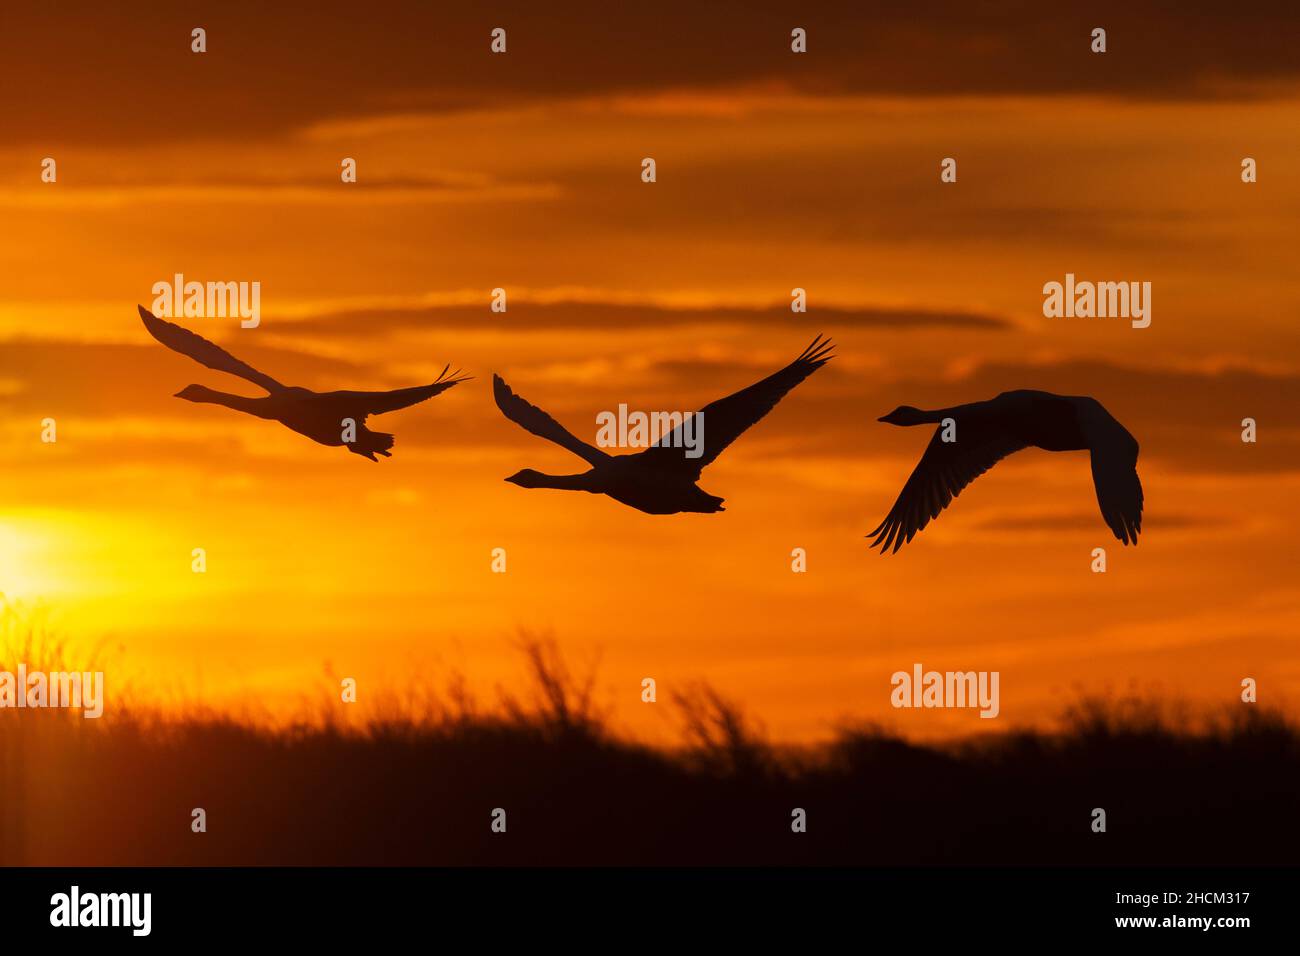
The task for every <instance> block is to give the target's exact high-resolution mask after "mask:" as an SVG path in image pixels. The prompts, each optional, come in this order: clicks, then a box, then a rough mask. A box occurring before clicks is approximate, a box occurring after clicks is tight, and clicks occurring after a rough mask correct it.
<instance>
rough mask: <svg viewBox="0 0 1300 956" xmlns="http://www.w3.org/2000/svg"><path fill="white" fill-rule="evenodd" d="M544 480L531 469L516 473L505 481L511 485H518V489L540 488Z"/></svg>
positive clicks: (542, 476) (540, 474)
mask: <svg viewBox="0 0 1300 956" xmlns="http://www.w3.org/2000/svg"><path fill="white" fill-rule="evenodd" d="M545 478H546V476H545V475H543V474H542V473H541V472H540V471H534V470H533V469H531V468H524V469H523V470H522V471H516V472H515V473H514V474H513V475H511V476H510V477H509V478H507V479H506V481H508V482H510V483H511V484H512V485H518V486H519V487H520V488H541V487H543V485H542V482H543V480H544V479H545Z"/></svg>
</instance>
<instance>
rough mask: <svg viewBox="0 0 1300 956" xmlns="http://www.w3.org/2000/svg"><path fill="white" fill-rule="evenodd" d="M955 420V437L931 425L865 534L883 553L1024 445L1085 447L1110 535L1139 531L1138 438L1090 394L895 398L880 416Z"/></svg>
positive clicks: (909, 421) (905, 421)
mask: <svg viewBox="0 0 1300 956" xmlns="http://www.w3.org/2000/svg"><path fill="white" fill-rule="evenodd" d="M947 418H951V419H952V420H953V422H955V429H956V436H955V437H956V440H955V441H948V442H945V441H943V437H942V436H943V432H944V428H943V427H942V425H940V427H939V428H937V429H935V433H934V436H933V437H932V438H931V439H930V444H929V446H928V447H927V448H926V449H925V454H924V455H922V456H921V461H920V462H919V463H918V464H917V466H916V469H915V470H914V471H913V472H912V476H911V477H910V478H908V479H907V483H906V484H905V485H903V490H902V491H901V492H900V493H899V495H898V500H897V501H896V502H894V507H893V508H891V509H890V511H889V514H888V515H886V516H885V520H884V521H882V522H881V523H880V525H879V526H878V527H877V528H876V530H874V531H872V532H871V534H869V535H867V537H869V538H874V540H873V541H872V542H871V546H872V547H873V548H874V547H876V546H877V545H879V546H880V553H881V554H884V553H885V552H886V551H889V550H890V545H891V544H892V545H893V551H897V550H898V549H899V548H900V547H902V546H903V543H904V542H906V541H911V540H912V538H913V537H914V536H915V535H916V533H917V532H918V531H920V530H921V529H922V528H924V527H925V526H926V525H927V524H929V523H930V521H931V519H933V518H937V517H938V516H939V512H941V511H943V509H944V508H946V507H948V505H949V503H951V501H952V500H953V499H954V498H956V497H957V496H958V495H959V494H961V491H962V489H963V488H965V487H966V486H967V485H969V484H970V483H971V482H972V481H974V480H975V479H976V478H978V477H979V476H980V475H982V474H984V472H986V471H988V470H989V469H990V468H992V467H993V466H994V465H995V464H997V463H998V462H999V461H1001V460H1002V459H1003V458H1005V457H1006V456H1007V455H1010V454H1012V453H1014V452H1017V451H1020V450H1021V449H1023V448H1042V449H1044V450H1046V451H1082V450H1084V449H1087V450H1088V451H1090V452H1091V453H1092V481H1093V485H1094V486H1095V487H1096V489H1097V504H1098V505H1099V506H1100V508H1101V516H1102V518H1103V519H1105V521H1106V524H1107V525H1109V526H1110V530H1111V531H1112V532H1114V534H1115V537H1116V538H1118V539H1119V540H1120V541H1122V542H1124V544H1126V545H1127V544H1130V543H1131V544H1134V545H1136V544H1137V539H1138V532H1139V531H1141V530H1142V483H1141V482H1140V481H1139V480H1138V474H1137V457H1138V443H1137V439H1135V438H1134V437H1133V436H1132V435H1130V434H1129V432H1128V429H1126V428H1125V427H1124V426H1123V425H1121V424H1120V423H1119V422H1117V421H1116V420H1115V419H1114V418H1113V417H1112V416H1111V414H1110V412H1108V411H1106V409H1105V408H1103V407H1102V404H1101V402H1099V401H1097V400H1096V399H1095V398H1089V397H1087V396H1084V395H1053V394H1052V393H1051V392H1038V391H1032V390H1028V389H1020V390H1017V391H1013V392H1003V393H1002V394H1001V395H999V396H998V397H997V398H994V399H990V400H989V401H986V402H971V403H970V404H968V405H955V406H953V407H952V408H939V409H935V410H933V411H924V410H922V409H919V408H913V407H912V406H910V405H900V406H899V407H898V408H896V409H894V410H893V411H892V412H890V413H889V414H888V415H884V416H882V417H881V418H880V419H879V421H882V422H888V423H889V424H891V425H904V426H907V425H925V424H933V423H941V422H943V420H944V419H947Z"/></svg>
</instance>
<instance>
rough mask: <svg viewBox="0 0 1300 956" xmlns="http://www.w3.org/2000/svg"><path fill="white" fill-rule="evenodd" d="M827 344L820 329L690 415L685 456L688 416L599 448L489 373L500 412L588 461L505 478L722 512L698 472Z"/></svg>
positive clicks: (654, 507) (654, 505)
mask: <svg viewBox="0 0 1300 956" xmlns="http://www.w3.org/2000/svg"><path fill="white" fill-rule="evenodd" d="M832 347H833V346H832V345H831V343H830V340H829V339H828V340H826V341H823V340H822V337H821V336H820V335H819V336H817V338H816V339H814V340H813V343H812V345H810V346H808V348H806V349H805V350H804V352H803V354H802V355H800V356H799V357H798V358H797V359H795V360H794V361H793V362H791V363H790V364H789V365H787V366H786V367H785V368H783V369H781V371H779V372H776V373H774V374H772V375H769V376H768V377H767V378H765V379H763V380H762V381H761V382H757V383H755V384H753V385H751V386H749V387H748V388H744V389H741V390H740V391H739V392H736V393H735V394H734V395H728V396H727V397H726V398H722V399H719V400H718V401H716V402H710V403H709V404H708V405H705V406H704V408H702V409H700V411H699V412H697V413H696V414H697V415H702V416H704V418H703V424H704V429H703V437H704V447H703V449H702V452H701V454H700V456H699V457H697V458H688V457H687V456H686V448H685V447H684V442H683V440H682V434H681V433H682V429H684V428H685V427H686V425H687V422H683V423H682V424H681V425H679V426H678V427H677V428H676V429H675V430H674V431H673V432H671V433H670V434H669V435H667V436H661V437H660V440H659V441H658V443H656V444H655V445H652V446H651V447H649V448H647V449H645V450H644V451H640V452H634V453H630V454H623V455H609V454H606V453H605V452H603V451H601V450H600V449H599V448H595V447H593V446H591V445H588V444H587V443H586V442H584V441H581V440H580V439H578V438H576V437H575V436H574V435H572V434H571V433H570V432H569V431H568V430H566V429H565V428H564V426H563V425H561V424H560V423H559V422H557V421H556V420H555V419H554V418H552V417H551V416H550V415H548V414H546V412H544V411H542V410H541V409H540V408H538V407H537V406H535V405H530V404H529V403H528V402H526V401H525V400H524V399H522V398H520V397H519V396H518V395H516V394H515V393H514V392H512V391H511V390H510V386H509V385H507V384H506V383H505V381H504V380H503V379H502V378H501V376H500V375H493V376H492V392H493V394H494V396H495V397H496V402H497V407H498V408H500V409H501V411H502V412H503V413H504V414H505V416H506V418H508V419H510V420H511V421H512V422H514V423H515V424H516V425H518V426H519V427H521V428H523V429H524V430H525V431H528V432H532V433H533V434H534V435H537V436H538V437H539V438H545V439H547V440H548V441H553V442H555V444H557V445H559V446H560V447H561V448H566V449H568V450H569V451H571V452H573V453H574V454H575V455H577V456H578V457H579V458H581V459H583V460H584V461H586V462H587V464H588V465H590V466H591V468H590V470H588V471H585V472H582V473H581V474H576V475H545V474H542V473H541V472H538V471H534V470H533V469H531V468H525V469H523V470H522V471H519V472H516V473H515V474H513V475H511V476H510V477H509V478H507V479H506V481H509V482H512V483H514V484H516V485H519V486H520V487H521V488H557V489H562V490H566V491H586V492H590V493H591V494H603V495H608V496H609V497H611V498H613V499H614V500H615V501H618V502H621V503H622V504H625V505H627V506H629V507H631V508H636V509H637V510H638V511H644V512H646V513H647V514H656V515H668V514H678V513H679V512H684V511H687V512H697V513H702V514H712V513H714V512H717V511H724V510H726V509H724V508H723V507H722V502H723V499H722V498H719V497H717V496H715V495H711V494H709V493H708V492H706V491H704V490H703V489H702V488H700V487H699V485H698V484H696V482H698V481H699V479H700V473H701V472H702V471H703V469H704V468H705V466H706V465H708V464H709V463H710V462H712V461H713V460H714V459H716V458H717V457H718V456H719V455H720V454H722V452H723V450H724V449H725V448H726V447H727V446H728V445H730V444H731V443H732V442H733V441H735V440H736V439H737V438H739V437H740V435H741V434H742V433H743V432H744V431H745V430H746V429H748V428H749V427H750V426H751V425H753V424H754V423H755V422H757V421H758V420H759V419H760V418H762V417H763V416H764V415H766V414H767V413H768V412H770V411H771V410H772V409H773V408H775V407H776V403H777V402H779V401H780V400H781V399H782V398H783V397H785V395H786V393H787V392H789V391H790V390H791V389H792V388H794V387H795V386H796V385H798V384H799V383H800V382H802V381H803V380H804V379H806V378H807V377H808V376H809V375H811V374H812V373H813V372H815V371H817V369H819V368H821V367H822V366H823V365H825V364H826V363H827V362H828V361H829V360H830V359H831V358H832V356H831V354H830V353H831V349H832Z"/></svg>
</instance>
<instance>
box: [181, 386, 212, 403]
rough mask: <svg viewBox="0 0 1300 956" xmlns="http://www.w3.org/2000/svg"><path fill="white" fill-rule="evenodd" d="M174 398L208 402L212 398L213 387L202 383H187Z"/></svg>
mask: <svg viewBox="0 0 1300 956" xmlns="http://www.w3.org/2000/svg"><path fill="white" fill-rule="evenodd" d="M172 397H173V398H183V399H185V400H186V401H187V402H207V401H211V400H212V389H210V388H205V387H204V386H202V385H186V386H185V387H184V388H182V389H181V390H180V391H179V392H177V393H176V394H175V395H174V396H172Z"/></svg>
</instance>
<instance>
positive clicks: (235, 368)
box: [138, 306, 471, 462]
mask: <svg viewBox="0 0 1300 956" xmlns="http://www.w3.org/2000/svg"><path fill="white" fill-rule="evenodd" d="M138 308H139V309H140V318H141V319H143V320H144V327H145V328H146V329H148V330H149V334H150V335H152V336H153V337H154V338H155V339H157V340H158V341H159V342H161V343H162V344H163V345H165V346H167V347H168V348H169V349H171V350H173V351H175V352H180V353H181V354H182V355H188V356H189V357H190V358H192V359H194V361H196V362H198V363H199V364H200V365H205V366H207V367H208V368H210V369H215V370H216V371H218V372H226V373H228V374H230V375H237V376H239V377H240V378H242V379H245V380H246V381H249V382H252V383H253V384H254V385H256V386H258V387H259V388H262V389H265V390H266V392H267V393H268V394H267V395H265V396H264V397H260V398H248V397H246V396H243V395H230V394H228V393H226V392H218V391H215V390H214V389H211V388H206V387H205V386H203V385H186V386H185V387H184V388H183V389H181V390H180V391H179V392H177V393H176V396H175V397H176V398H183V399H185V400H187V401H191V402H208V403H211V404H214V405H224V406H226V407H227V408H233V409H234V410H235V411H237V412H245V413H247V414H249V415H255V416H257V417H258V418H265V419H269V420H271V421H277V422H279V423H280V424H281V425H284V426H285V427H286V428H289V429H291V430H293V431H295V432H297V433H298V434H299V435H306V436H307V437H308V438H310V439H311V440H312V441H315V442H319V443H320V444H322V445H343V446H344V447H346V448H347V450H348V451H350V452H352V453H353V454H356V455H361V456H363V457H365V458H369V459H370V460H371V461H375V462H377V461H379V459H378V458H376V457H375V456H376V455H383V456H384V457H385V458H389V457H391V456H392V452H390V451H389V449H390V448H392V447H393V436H392V435H389V434H387V433H385V432H373V431H371V430H370V429H368V428H366V424H365V423H366V418H367V417H369V416H370V415H382V414H384V413H385V412H392V411H396V410H397V409H399V408H406V407H407V406H408V405H414V404H416V403H417V402H422V401H424V400H425V399H428V398H432V397H433V396H435V395H437V394H438V393H439V392H445V391H446V390H447V389H449V388H451V387H452V386H453V385H458V384H459V383H461V382H464V381H467V380H468V379H469V378H470V377H471V376H462V377H457V376H460V372H459V371H456V372H453V373H452V374H451V375H450V376H449V375H448V374H447V369H449V368H451V366H450V365H448V366H447V368H444V369H443V370H442V374H441V375H439V376H438V380H437V381H435V382H432V383H431V384H429V385H416V386H414V387H412V388H397V389H393V390H392V391H390V392H313V391H311V390H310V389H306V388H299V387H297V386H292V385H281V384H280V383H279V382H277V381H276V380H275V379H273V378H271V376H269V375H265V374H263V373H262V372H259V371H258V370H257V369H255V368H253V367H252V366H251V365H246V364H245V363H243V362H241V361H240V360H239V359H237V358H235V357H234V356H233V355H231V354H230V353H229V352H227V351H226V350H225V349H223V348H221V347H220V346H217V345H214V344H213V343H211V342H209V341H208V340H207V339H205V338H203V337H202V336H200V335H196V334H195V333H193V332H191V331H189V329H183V328H181V327H180V326H179V325H176V324H174V323H172V322H168V321H166V320H165V319H160V318H158V317H157V316H156V315H154V314H153V313H152V312H150V311H149V310H148V309H146V308H145V307H144V306H138ZM345 419H350V420H351V421H352V422H353V423H355V427H356V433H355V436H354V439H355V440H353V441H344V437H343V436H344V432H345V428H346V426H345V424H344V420H345Z"/></svg>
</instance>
